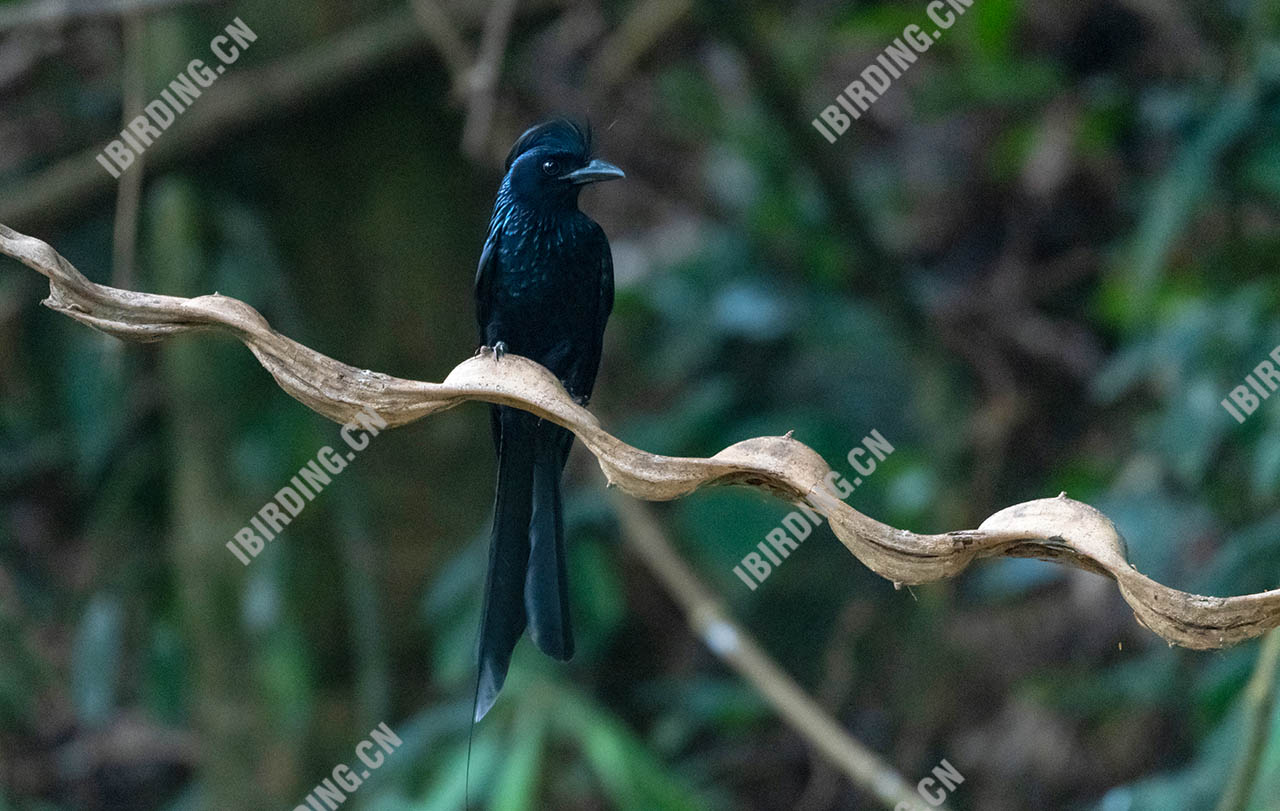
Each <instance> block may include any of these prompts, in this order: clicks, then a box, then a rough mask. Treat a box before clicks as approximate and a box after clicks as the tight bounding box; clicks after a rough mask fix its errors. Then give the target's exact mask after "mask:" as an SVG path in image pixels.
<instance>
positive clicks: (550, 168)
mask: <svg viewBox="0 0 1280 811" xmlns="http://www.w3.org/2000/svg"><path fill="white" fill-rule="evenodd" d="M542 171H543V172H545V173H546V174H548V175H550V176H551V177H555V176H556V175H558V174H560V163H559V162H558V161H554V160H545V161H543V162H542Z"/></svg>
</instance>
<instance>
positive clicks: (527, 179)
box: [503, 118, 626, 208]
mask: <svg viewBox="0 0 1280 811" xmlns="http://www.w3.org/2000/svg"><path fill="white" fill-rule="evenodd" d="M625 176H626V175H625V174H623V171H622V170H621V169H619V168H618V167H616V166H614V165H613V164H612V163H608V162H607V161H602V160H600V159H599V158H592V157H591V130H590V128H587V129H583V128H582V127H579V126H578V125H577V124H575V123H573V122H572V121H569V120H567V119H563V118H557V119H553V120H551V121H547V122H544V123H542V124H538V125H537V126H533V127H530V128H529V129H527V130H525V132H524V134H523V135H521V136H520V137H519V138H517V139H516V142H515V144H514V145H513V146H512V147H511V152H509V153H508V154H507V176H506V178H505V180H504V181H503V185H505V186H507V187H508V189H509V191H510V194H511V195H512V197H513V198H514V199H515V201H516V202H517V203H519V204H521V205H524V206H528V207H531V208H559V207H570V208H572V207H574V206H576V205H577V202H578V192H579V191H581V190H582V187H583V186H584V185H586V184H588V183H595V182H597V181H600V180H614V179H616V178H620V177H625Z"/></svg>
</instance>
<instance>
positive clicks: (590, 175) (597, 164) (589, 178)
mask: <svg viewBox="0 0 1280 811" xmlns="http://www.w3.org/2000/svg"><path fill="white" fill-rule="evenodd" d="M626 176H627V174H626V172H623V171H622V170H621V169H619V168H618V167H616V166H614V165H613V164H612V163H609V162H608V161H602V160H599V159H596V160H593V161H591V162H590V163H588V164H587V165H586V166H584V167H582V168H581V169H574V170H573V171H572V172H570V173H569V174H567V175H565V176H564V179H565V180H567V181H569V182H570V183H572V184H574V185H575V186H578V185H582V184H583V183H595V182H597V181H600V180H617V179H618V178H620V177H626Z"/></svg>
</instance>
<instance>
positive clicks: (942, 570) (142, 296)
mask: <svg viewBox="0 0 1280 811" xmlns="http://www.w3.org/2000/svg"><path fill="white" fill-rule="evenodd" d="M0 253H4V254H7V255H9V256H11V257H13V258H14V259H17V260H18V261H20V262H22V263H23V264H25V265H27V266H28V267H30V268H32V269H33V270H36V271H37V272H39V273H41V274H43V275H44V276H45V277H47V278H48V280H49V291H50V292H49V298H47V299H46V300H45V301H44V304H45V305H46V306H47V307H49V308H50V309H52V310H55V311H57V312H60V313H62V314H64V315H67V316H70V317H71V318H74V319H76V320H77V321H80V322H82V323H84V324H88V325H89V326H91V327H93V328H94V329H97V330H99V331H101V332H105V333H107V334H108V335H114V336H116V337H118V338H125V339H129V340H135V341H157V340H160V339H163V338H167V337H169V336H172V335H176V334H179V333H184V332H195V331H200V330H216V331H221V332H227V333H230V334H231V335H232V336H234V337H235V338H237V339H239V340H240V341H241V342H243V343H244V344H245V346H247V347H248V348H249V350H250V351H251V352H253V354H254V355H255V356H256V357H257V358H258V361H259V362H260V363H261V364H262V366H263V367H264V368H265V369H266V370H267V371H268V372H270V373H271V375H272V377H274V378H275V380H276V382H277V383H278V384H279V385H280V387H281V388H282V389H284V390H285V391H286V392H287V393H289V394H290V395H291V396H293V397H295V398H296V399H298V400H299V401H300V402H302V403H303V404H304V405H306V406H307V407H309V408H311V409H313V410H314V411H316V412H318V413H320V414H322V415H324V416H325V417H328V418H330V419H332V420H335V421H338V422H347V421H349V420H350V419H352V418H353V417H354V416H355V415H356V414H357V413H359V412H361V411H365V410H373V411H374V412H375V413H377V414H378V415H380V416H381V417H382V418H383V419H385V420H386V421H387V422H388V424H389V425H391V426H397V425H403V424H405V423H408V422H412V421H414V420H417V419H421V418H422V417H425V416H427V415H429V414H434V413H436V412H439V411H444V410H446V409H449V408H453V407H454V406H456V405H459V404H461V403H464V402H467V401H470V400H478V401H483V402H488V403H498V404H501V405H509V406H515V407H517V408H520V409H523V410H525V411H529V412H531V413H533V414H536V415H538V416H539V417H542V418H544V419H549V420H551V421H553V422H556V423H558V424H560V425H563V426H564V427H565V428H568V429H569V430H571V431H573V432H574V433H575V434H576V435H577V436H578V438H579V439H580V440H581V441H582V443H583V444H584V445H585V446H586V447H587V449H588V450H589V451H591V453H592V454H594V455H595V457H596V458H597V460H598V461H599V463H600V467H601V469H602V470H603V471H604V474H605V476H606V478H607V479H608V481H609V483H610V484H612V485H615V486H617V487H618V488H619V489H620V490H622V491H624V492H626V493H628V494H629V495H632V496H635V497H636V498H641V499H646V500H649V501H665V500H670V499H674V498H679V497H680V496H684V495H687V494H688V493H691V492H693V491H694V490H696V489H698V488H699V487H704V486H711V485H726V484H740V485H749V486H753V487H759V488H762V489H764V490H766V491H768V492H770V493H772V494H774V495H776V496H778V497H779V498H782V499H784V500H787V501H789V502H793V503H800V502H804V503H807V504H808V505H809V506H811V507H812V508H813V509H814V510H816V511H817V512H819V513H822V514H823V515H825V516H826V518H827V520H828V521H829V522H830V524H831V529H832V531H834V532H835V534H836V537H838V538H839V539H840V541H841V542H842V543H843V544H844V545H845V546H846V547H848V548H849V551H850V552H852V553H853V554H854V556H856V557H857V558H858V559H859V560H861V561H862V562H863V563H864V564H866V565H867V566H868V567H869V568H871V569H872V570H873V571H875V572H876V573H878V574H880V575H882V576H883V577H886V578H889V579H891V580H893V581H894V582H895V583H906V584H916V583H928V582H932V581H936V580H941V579H944V578H949V577H954V576H955V575H957V574H959V573H960V572H962V571H964V569H965V568H966V567H967V566H968V565H969V564H970V563H971V562H972V561H973V560H975V559H977V558H987V557H1000V556H1003V557H1031V558H1038V559H1041V560H1050V561H1055V562H1058V563H1063V564H1068V565H1071V566H1076V567H1078V568H1082V569H1086V570H1088V571H1092V572H1097V573H1098V574H1102V575H1104V576H1107V577H1110V578H1111V579H1113V580H1114V581H1115V582H1116V584H1117V585H1118V586H1119V588H1120V593H1121V595H1122V596H1123V597H1124V599H1125V600H1126V601H1127V602H1128V603H1129V605H1130V606H1131V607H1132V608H1133V611H1134V614H1135V616H1136V617H1137V618H1138V620H1139V621H1140V622H1141V623H1142V624H1143V625H1145V626H1146V627H1147V628H1149V629H1151V630H1152V631H1154V632H1155V633H1156V634H1159V635H1160V636H1161V637H1163V638H1165V639H1166V640H1168V641H1169V642H1171V643H1173V644H1177V645H1182V646H1185V647H1189V648H1200V649H1208V648H1222V647H1227V646H1230V645H1234V644H1236V643H1239V642H1242V641H1244V640H1247V639H1251V638H1253V637H1256V636H1259V635H1261V634H1263V633H1264V632H1266V631H1267V630H1269V629H1271V628H1274V627H1277V626H1280V589H1273V590H1271V591H1266V592H1261V593H1258V594H1248V595H1243V596H1238V597H1205V596H1201V595H1198V594H1189V593H1187V592H1183V591H1179V590H1177V589H1173V588H1170V587H1168V586H1165V585H1162V584H1160V583H1157V582H1156V581H1154V580H1152V579H1151V578H1149V577H1147V576H1145V575H1143V574H1141V573H1140V572H1138V571H1137V570H1136V569H1135V568H1134V567H1133V565H1132V564H1130V563H1129V561H1128V557H1127V554H1126V550H1125V544H1124V539H1123V538H1122V537H1121V536H1120V533H1119V532H1118V531H1117V530H1116V528H1115V525H1114V524H1112V523H1111V521H1110V520H1109V519H1108V518H1107V517H1106V516H1105V515H1103V514H1102V513H1101V512H1099V511H1097V510H1096V509H1094V508H1093V507H1090V506H1089V505H1087V504H1083V503H1081V502H1079V501H1075V500H1073V499H1070V498H1067V497H1066V495H1065V494H1062V495H1060V496H1058V497H1057V498H1047V499H1039V500H1035V501H1028V502H1025V503H1022V504H1015V505H1013V506H1012V507H1008V508H1006V509H1003V510H1001V511H1000V512H998V513H996V514H995V515H993V516H991V517H990V518H988V519H987V520H986V521H984V522H983V523H982V525H981V526H980V527H979V528H978V529H976V530H959V531H955V532H945V533H940V534H936V535H920V534H917V533H914V532H908V531H906V530H900V529H895V528H894V527H891V526H889V525H887V524H882V523H880V522H879V521H876V520H875V519H873V518H870V517H868V516H866V515H863V514H862V513H860V512H858V511H857V510H855V509H853V508H852V507H850V506H848V505H847V504H844V503H843V502H839V501H836V500H834V499H833V498H831V497H830V496H829V495H828V494H827V491H826V488H825V484H824V482H825V481H826V478H827V476H828V474H829V473H830V472H831V468H830V467H828V465H827V463H826V462H825V461H823V459H822V457H820V456H819V455H818V454H817V453H816V452H814V451H813V450H812V449H811V448H809V447H808V446H806V445H804V444H803V443H801V442H799V441H797V440H795V439H792V438H791V437H790V436H769V437H756V438H754V439H748V440H744V441H742V442H738V443H736V444H734V445H731V446H729V447H728V448H725V449H724V450H722V451H720V452H719V453H717V454H716V455H715V456H712V457H709V458H690V457H673V456H660V455H658V454H653V453H648V452H646V451H643V450H640V449H639V448H635V447H632V446H631V445H628V444H626V443H625V442H623V441H622V440H620V439H618V438H617V437H615V436H613V435H612V434H610V433H609V432H607V431H605V430H604V429H603V428H602V427H601V426H600V423H599V421H597V420H596V418H595V417H594V416H593V415H592V414H591V413H590V412H588V411H587V410H586V409H584V408H582V407H581V406H579V405H577V404H576V403H574V402H573V400H572V399H571V398H570V397H569V396H568V394H567V393H566V392H565V391H564V389H563V387H561V385H560V382H559V381H558V380H556V378H555V377H554V376H553V375H552V374H551V373H550V372H548V371H547V370H546V369H544V368H543V367H542V366H539V365H538V364H536V363H534V362H533V361H531V360H528V359H526V358H522V357H519V356H515V355H507V356H505V357H504V358H503V359H502V360H501V361H496V360H494V358H493V357H492V355H479V356H477V357H474V358H471V359H469V360H465V361H463V362H462V363H460V364H458V366H457V367H455V368H454V369H453V371H451V372H450V373H449V375H448V376H447V377H446V378H445V379H444V381H443V382H441V383H429V382H424V381H418V380H405V379H402V378H398V377H392V376H390V375H386V374H382V373H380V372H371V371H369V370H367V369H357V368H355V367H353V366H348V365H347V364H345V363H342V362H340V361H337V360H334V359H333V358H330V357H327V356H325V355H322V354H320V353H319V352H316V351H315V350H313V349H311V348H309V347H307V346H304V345H302V344H300V343H298V342H297V341H294V340H292V339H291V338H288V337H287V336H285V335H282V334H280V333H279V332H276V331H275V330H274V329H272V328H271V325H270V324H268V323H267V321H266V319H265V318H263V317H262V315H261V314H259V313H258V311H257V310H255V309H254V308H252V307H250V306H249V305H248V304H246V303H244V302H243V301H240V300H238V299H234V298H229V297H227V296H222V295H218V294H216V293H215V294H214V295H208V296H200V297H198V298H180V297H177V296H163V295H156V294H153V293H139V292H134V291H129V290H120V289H117V288H113V287H107V286H105V285H100V284H95V283H94V282H91V281H89V280H88V279H86V278H85V277H84V276H83V275H82V274H81V273H80V272H79V271H78V270H76V268H75V267H74V266H72V264H71V263H70V262H68V261H67V260H66V259H65V258H64V257H63V256H61V255H60V254H59V253H58V252H57V251H55V250H54V249H53V248H51V247H50V246H49V245H48V244H46V243H44V242H42V241H40V240H38V239H35V238H34V237H29V236H26V235H24V234H20V233H18V232H16V231H14V230H12V229H10V228H8V227H6V226H4V225H0Z"/></svg>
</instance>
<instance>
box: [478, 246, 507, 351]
mask: <svg viewBox="0 0 1280 811" xmlns="http://www.w3.org/2000/svg"><path fill="white" fill-rule="evenodd" d="M501 235H502V229H501V228H500V227H499V225H498V223H497V222H496V221H495V222H492V223H490V224H489V235H488V236H486V237H485V240H484V249H483V250H482V251H480V263H479V264H478V265H477V266H476V286H475V296H476V321H478V322H479V324H480V343H482V344H484V343H486V336H485V334H484V333H485V329H486V327H487V326H488V324H489V307H490V305H491V303H492V301H493V290H492V286H493V282H494V276H495V275H496V270H497V264H498V243H499V241H500V240H501Z"/></svg>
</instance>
